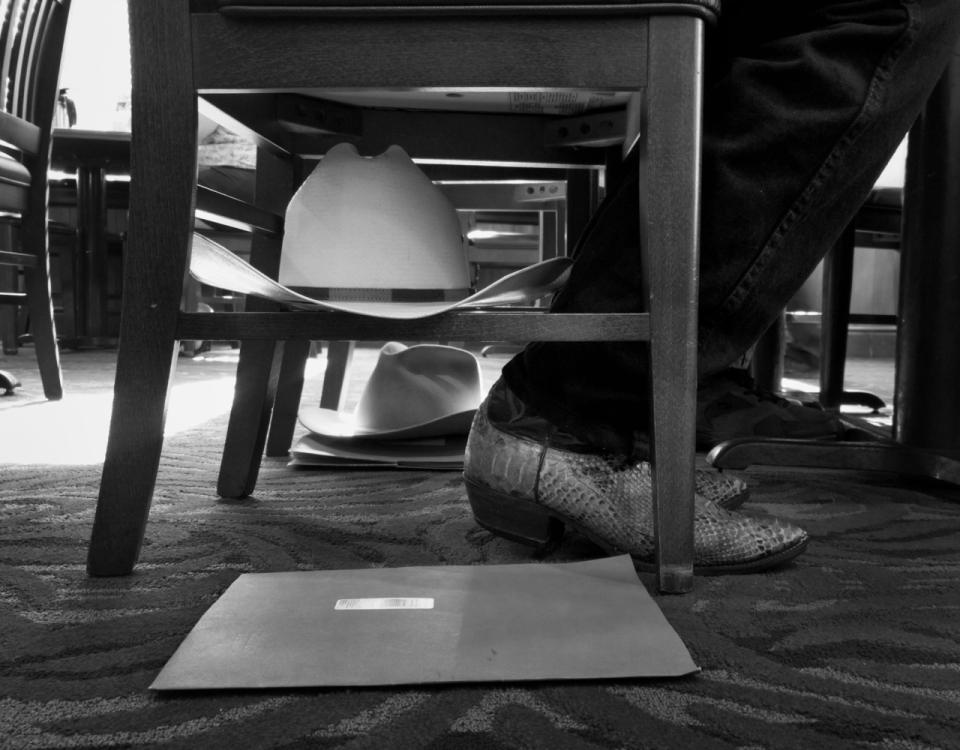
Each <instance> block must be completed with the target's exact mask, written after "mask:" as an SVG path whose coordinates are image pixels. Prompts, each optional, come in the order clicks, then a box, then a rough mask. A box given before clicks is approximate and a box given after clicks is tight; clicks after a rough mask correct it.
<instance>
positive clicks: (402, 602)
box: [334, 597, 433, 609]
mask: <svg viewBox="0 0 960 750" xmlns="http://www.w3.org/2000/svg"><path fill="white" fill-rule="evenodd" d="M334 609H433V599H432V598H429V597H388V598H382V597H381V598H376V599H337V603H336V605H335V606H334Z"/></svg>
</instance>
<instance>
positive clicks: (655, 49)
mask: <svg viewBox="0 0 960 750" xmlns="http://www.w3.org/2000/svg"><path fill="white" fill-rule="evenodd" d="M647 59H648V60H649V65H650V70H649V85H648V87H647V90H646V92H645V97H646V100H645V102H644V105H643V106H644V115H645V118H646V122H645V128H644V129H645V131H646V136H645V139H644V141H643V143H642V146H641V147H642V148H643V149H644V151H643V152H641V160H640V164H641V166H640V170H641V182H640V184H641V193H640V245H641V248H642V251H643V254H644V259H643V260H644V276H645V279H646V281H647V284H648V285H649V289H650V290H652V291H654V292H655V293H653V294H651V295H650V300H651V305H650V329H651V337H650V361H651V395H652V414H651V422H652V441H651V443H652V450H653V465H654V528H655V536H656V544H657V566H658V585H659V588H660V590H661V591H663V592H667V593H682V592H685V591H689V590H690V589H691V588H692V586H693V523H694V515H693V514H694V502H693V498H694V487H695V484H694V460H695V440H694V438H695V428H694V425H695V417H696V386H697V302H698V300H697V264H698V252H699V224H700V221H699V219H700V202H699V201H700V189H699V187H700V131H701V123H700V99H701V92H702V81H701V74H700V71H701V69H702V62H703V22H702V21H701V20H700V19H697V18H693V17H679V16H678V17H669V16H655V17H653V18H651V19H650V53H649V55H648V57H647ZM691 70H693V71H696V72H695V73H694V74H692V75H691Z"/></svg>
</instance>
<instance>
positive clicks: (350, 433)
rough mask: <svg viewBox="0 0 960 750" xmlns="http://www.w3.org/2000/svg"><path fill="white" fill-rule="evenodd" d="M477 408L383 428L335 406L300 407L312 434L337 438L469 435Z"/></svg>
mask: <svg viewBox="0 0 960 750" xmlns="http://www.w3.org/2000/svg"><path fill="white" fill-rule="evenodd" d="M476 411H477V410H476V409H468V410H466V411H461V412H457V413H455V414H447V415H446V416H443V417H439V418H438V419H432V420H430V421H429V422H421V423H420V424H414V425H409V426H406V427H397V428H395V429H382V430H378V429H375V428H369V427H361V426H358V425H357V424H356V423H355V422H354V421H353V420H352V419H351V415H350V414H344V413H342V412H339V411H334V410H333V409H322V408H320V407H318V406H305V407H303V408H302V409H300V413H299V415H298V418H299V420H300V424H302V425H303V426H304V427H306V428H307V430H309V431H310V432H311V433H312V434H314V435H318V436H320V437H324V438H330V439H336V440H347V439H350V440H354V439H367V440H381V439H382V440H387V439H389V440H415V439H420V438H428V437H440V436H443V435H466V434H467V433H468V432H469V431H470V423H471V422H472V421H473V415H474V414H475V413H476Z"/></svg>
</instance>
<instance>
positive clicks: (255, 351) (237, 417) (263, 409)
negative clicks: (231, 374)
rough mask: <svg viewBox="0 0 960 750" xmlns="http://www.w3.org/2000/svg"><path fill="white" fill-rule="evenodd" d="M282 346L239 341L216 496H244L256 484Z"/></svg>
mask: <svg viewBox="0 0 960 750" xmlns="http://www.w3.org/2000/svg"><path fill="white" fill-rule="evenodd" d="M283 349H284V346H283V344H282V343H280V342H276V341H242V342H241V343H240V360H239V362H238V363H237V384H236V387H235V390H234V397H233V406H232V407H231V409H230V421H229V423H228V425H227V438H226V441H225V442H224V446H223V457H222V458H221V461H220V475H219V478H218V480H217V494H219V495H220V497H229V498H242V497H247V496H249V495H250V494H252V493H253V490H254V489H255V488H256V486H257V477H258V476H259V474H260V461H261V458H262V456H263V450H264V446H265V444H266V441H267V428H268V426H269V424H270V410H271V408H272V406H273V400H274V397H275V396H276V392H277V381H278V379H279V375H280V363H281V359H282V357H283Z"/></svg>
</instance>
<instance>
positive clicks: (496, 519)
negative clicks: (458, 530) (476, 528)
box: [465, 479, 563, 549]
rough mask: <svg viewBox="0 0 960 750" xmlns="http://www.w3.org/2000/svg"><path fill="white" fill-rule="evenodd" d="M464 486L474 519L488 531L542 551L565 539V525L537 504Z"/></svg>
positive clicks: (488, 490) (481, 487)
mask: <svg viewBox="0 0 960 750" xmlns="http://www.w3.org/2000/svg"><path fill="white" fill-rule="evenodd" d="M465 484H466V487H467V498H468V499H469V500H470V507H471V508H472V509H473V517H474V519H475V520H476V522H477V523H478V524H479V525H480V526H482V527H483V528H485V529H486V530H487V531H491V532H493V533H494V534H496V535H497V536H502V537H504V538H505V539H510V540H512V541H514V542H520V543H521V544H528V545H530V546H533V547H540V548H543V549H547V548H550V547H552V546H554V545H555V544H556V543H557V542H559V541H560V539H561V537H562V536H563V521H560V520H559V519H557V518H554V517H553V516H551V515H550V514H549V513H547V512H546V511H545V510H544V509H543V508H541V507H540V506H539V505H537V504H536V503H532V502H530V501H529V500H523V499H520V498H516V497H510V496H509V495H505V494H503V493H501V492H497V491H496V490H492V489H490V488H489V487H484V486H482V485H480V484H477V483H475V482H472V481H470V480H469V479H467V480H465Z"/></svg>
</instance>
